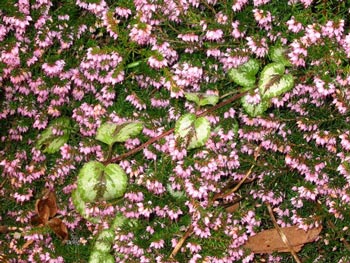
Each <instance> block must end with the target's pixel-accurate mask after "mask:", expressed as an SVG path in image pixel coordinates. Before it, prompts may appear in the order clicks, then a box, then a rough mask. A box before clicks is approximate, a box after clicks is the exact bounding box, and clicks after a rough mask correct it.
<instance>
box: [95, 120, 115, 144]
mask: <svg viewBox="0 0 350 263" xmlns="http://www.w3.org/2000/svg"><path fill="white" fill-rule="evenodd" d="M116 128H117V124H115V123H111V122H105V123H103V124H101V126H100V127H99V128H98V129H97V132H96V140H99V141H101V142H104V143H105V144H108V145H112V144H113V143H114V142H115V139H114V137H113V133H114V131H115V129H116Z"/></svg>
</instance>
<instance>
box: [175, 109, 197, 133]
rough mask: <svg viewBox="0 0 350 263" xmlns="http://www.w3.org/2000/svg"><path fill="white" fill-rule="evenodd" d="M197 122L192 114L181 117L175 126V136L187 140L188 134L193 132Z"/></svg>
mask: <svg viewBox="0 0 350 263" xmlns="http://www.w3.org/2000/svg"><path fill="white" fill-rule="evenodd" d="M195 120H196V115H194V114H192V113H187V114H185V115H183V116H181V117H180V118H179V119H178V120H177V121H176V124H175V135H176V136H180V137H181V138H185V137H186V136H187V134H188V133H189V132H190V131H191V129H192V128H191V126H192V124H193V122H194V121H195Z"/></svg>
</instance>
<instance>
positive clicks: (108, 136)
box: [96, 122, 143, 145]
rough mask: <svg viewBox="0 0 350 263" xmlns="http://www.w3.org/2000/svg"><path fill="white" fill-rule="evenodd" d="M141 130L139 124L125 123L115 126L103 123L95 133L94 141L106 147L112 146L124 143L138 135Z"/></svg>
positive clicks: (141, 126) (140, 124)
mask: <svg viewBox="0 0 350 263" xmlns="http://www.w3.org/2000/svg"><path fill="white" fill-rule="evenodd" d="M142 128H143V125H142V123H141V122H126V123H122V124H115V123H110V122H105V123H103V124H102V125H101V126H100V127H99V128H98V129H97V133H96V139H97V140H99V141H101V142H104V143H106V144H108V145H113V144H114V143H115V142H125V141H126V140H128V139H130V138H131V137H134V136H136V135H138V134H139V133H140V132H141V130H142Z"/></svg>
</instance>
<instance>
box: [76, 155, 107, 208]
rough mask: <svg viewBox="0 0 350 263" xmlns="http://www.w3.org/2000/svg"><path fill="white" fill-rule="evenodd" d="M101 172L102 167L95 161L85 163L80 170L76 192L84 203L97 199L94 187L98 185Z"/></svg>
mask: <svg viewBox="0 0 350 263" xmlns="http://www.w3.org/2000/svg"><path fill="white" fill-rule="evenodd" d="M103 170H104V165H103V164H102V163H99V162H97V161H91V162H88V163H85V164H84V166H83V167H82V168H81V169H80V171H79V174H78V186H77V190H78V192H79V194H80V197H81V199H82V200H84V201H85V202H88V203H89V202H93V201H95V200H96V199H97V193H98V189H96V185H98V184H100V177H101V175H102V173H103Z"/></svg>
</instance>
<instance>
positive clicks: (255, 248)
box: [243, 226, 322, 254]
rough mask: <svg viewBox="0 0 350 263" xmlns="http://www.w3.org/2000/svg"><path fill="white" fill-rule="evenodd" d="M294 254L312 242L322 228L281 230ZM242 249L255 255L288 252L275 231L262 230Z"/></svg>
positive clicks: (289, 228)
mask: <svg viewBox="0 0 350 263" xmlns="http://www.w3.org/2000/svg"><path fill="white" fill-rule="evenodd" d="M281 230H282V231H283V233H284V234H285V236H286V237H287V239H288V241H289V243H290V244H291V246H292V247H293V249H294V251H295V252H298V251H300V250H301V248H302V247H303V245H304V244H306V243H310V242H313V241H314V240H315V239H316V238H317V237H318V235H319V233H320V232H321V230H322V226H319V227H318V228H313V229H310V230H308V231H304V230H302V229H300V228H298V227H297V226H291V227H284V228H281ZM243 247H244V248H247V249H250V251H251V252H253V253H256V254H264V253H273V252H290V250H289V249H288V247H287V246H286V245H285V244H284V242H283V241H282V239H281V237H280V235H279V234H278V232H277V230H276V229H269V230H264V231H262V232H260V233H258V234H256V235H255V236H251V237H249V238H248V241H247V242H246V243H245V244H244V246H243Z"/></svg>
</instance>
